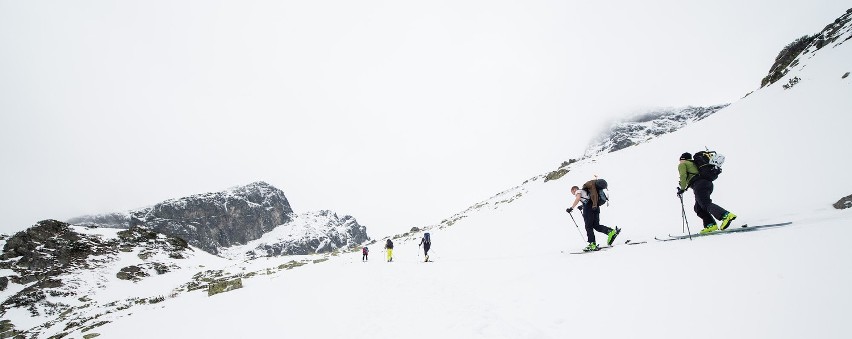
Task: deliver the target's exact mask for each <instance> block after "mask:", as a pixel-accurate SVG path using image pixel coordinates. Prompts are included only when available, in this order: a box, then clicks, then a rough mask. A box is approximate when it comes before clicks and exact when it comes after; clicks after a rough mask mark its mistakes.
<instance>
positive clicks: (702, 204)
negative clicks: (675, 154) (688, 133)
mask: <svg viewBox="0 0 852 339" xmlns="http://www.w3.org/2000/svg"><path fill="white" fill-rule="evenodd" d="M696 154H697V153H696ZM677 171H678V173H679V174H680V186H678V188H677V195H678V196H679V197H682V196H683V192H686V190H688V189H689V188H690V187H692V191H693V192H695V207H694V208H693V209H694V210H695V214H698V217H699V218H701V221H702V222H703V223H704V229H702V230H701V232H700V233H701V234H706V233H710V232H713V231H716V230H719V229H721V230H724V229H727V228H728V226H730V225H731V221H734V219H736V218H737V216H736V215H735V214H733V213H731V212H728V211H727V210H725V209H724V208H722V207H719V205H716V204H714V203H713V200H712V199H710V194H712V193H713V179H715V178H714V177H710V178H707V177H706V176H704V175H701V174H699V169H698V166H696V164H695V162H694V161H693V158H692V154H689V153H683V154H681V155H680V159H679V163H678V165H677ZM713 218H716V219H718V220H721V221H722V225H721V226H717V225H716V220H714V219H713Z"/></svg>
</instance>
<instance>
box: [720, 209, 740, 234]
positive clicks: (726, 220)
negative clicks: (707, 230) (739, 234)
mask: <svg viewBox="0 0 852 339" xmlns="http://www.w3.org/2000/svg"><path fill="white" fill-rule="evenodd" d="M736 218H737V215H736V214H733V213H731V212H728V213H725V216H724V217H723V218H722V226H720V227H719V229H720V230H723V231H724V230H726V229H727V228H728V226H731V221H734V219H736Z"/></svg>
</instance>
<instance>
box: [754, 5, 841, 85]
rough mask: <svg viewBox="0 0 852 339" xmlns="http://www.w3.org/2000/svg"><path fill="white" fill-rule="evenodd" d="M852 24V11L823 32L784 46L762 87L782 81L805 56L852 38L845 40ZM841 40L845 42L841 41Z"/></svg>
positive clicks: (829, 25)
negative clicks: (851, 23)
mask: <svg viewBox="0 0 852 339" xmlns="http://www.w3.org/2000/svg"><path fill="white" fill-rule="evenodd" d="M850 22H852V9H850V10H848V11H846V13H845V14H843V15H841V16H840V17H839V18H837V19H836V20H834V22H832V23H830V24H828V26H825V28H824V29H823V30H822V31H821V32H819V33H817V34H814V35H810V36H809V35H806V36H803V37H800V38H798V39H796V40H794V41H793V42H791V43H790V44H788V45H787V46H784V48H782V49H781V52H779V53H778V56H776V57H775V62H774V63H773V64H772V67H771V68H770V69H769V74H767V75H766V77H764V78H763V80H761V82H760V87H766V86H769V85H771V84H773V83H775V82H776V81H778V80H780V79H781V78H782V77H784V75H786V74H787V73H788V72H789V71H790V69H792V68H793V67H796V66H797V65H798V64H799V61H800V60H803V58H804V57H805V56H807V55H809V54H813V53H814V52H816V51H818V50H820V49H822V48H823V47H825V46H829V45H831V44H834V46H838V45H840V44H843V43H844V42H846V41H847V40H849V39H850V38H852V34H849V35H848V36H846V37H845V38H843V37H844V35H846V34H847V33H850V30H852V29H850V27H852V26H850ZM841 38H843V40H840V39H841ZM788 85H789V84H788ZM788 88H789V87H788Z"/></svg>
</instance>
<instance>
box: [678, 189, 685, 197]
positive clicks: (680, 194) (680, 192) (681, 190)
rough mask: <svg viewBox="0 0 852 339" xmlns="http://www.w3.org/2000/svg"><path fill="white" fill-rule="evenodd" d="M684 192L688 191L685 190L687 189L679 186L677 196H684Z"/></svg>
mask: <svg viewBox="0 0 852 339" xmlns="http://www.w3.org/2000/svg"><path fill="white" fill-rule="evenodd" d="M683 192H686V191H685V190H683V189H682V188H680V187H678V188H677V196H682V195H683Z"/></svg>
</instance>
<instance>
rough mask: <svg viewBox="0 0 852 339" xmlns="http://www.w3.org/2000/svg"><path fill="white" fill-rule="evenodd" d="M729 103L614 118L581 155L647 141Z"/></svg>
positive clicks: (586, 156) (605, 151) (617, 149)
mask: <svg viewBox="0 0 852 339" xmlns="http://www.w3.org/2000/svg"><path fill="white" fill-rule="evenodd" d="M728 105H729V104H722V105H715V106H708V107H692V106H688V107H681V108H668V109H660V110H654V111H649V112H646V113H643V114H640V115H637V116H636V117H633V118H631V119H627V120H625V121H620V122H616V123H615V124H613V125H612V126H611V127H610V128H609V130H608V131H607V132H605V133H602V134H601V136H600V137H598V138H597V139H596V140H595V141H594V142H592V144H591V145H589V148H588V149H586V152H585V154H584V155H583V158H591V157H594V156H596V155H599V154H604V153H610V152H615V151H619V150H622V149H625V148H627V147H630V146H635V145H638V144H640V143H643V142H647V141H649V140H651V139H653V138H656V137H659V136H661V135H663V134H667V133H671V132H674V131H677V130H679V129H681V128H683V127H684V126H686V125H688V124H691V123H694V122H696V121H699V120H701V119H704V118H706V117H708V116H710V115H711V114H713V113H716V112H718V111H719V110H721V109H723V108H725V107H728Z"/></svg>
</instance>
